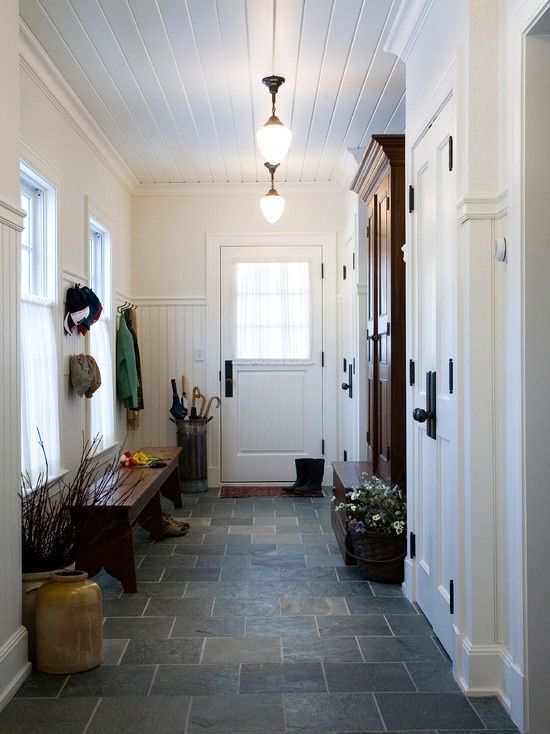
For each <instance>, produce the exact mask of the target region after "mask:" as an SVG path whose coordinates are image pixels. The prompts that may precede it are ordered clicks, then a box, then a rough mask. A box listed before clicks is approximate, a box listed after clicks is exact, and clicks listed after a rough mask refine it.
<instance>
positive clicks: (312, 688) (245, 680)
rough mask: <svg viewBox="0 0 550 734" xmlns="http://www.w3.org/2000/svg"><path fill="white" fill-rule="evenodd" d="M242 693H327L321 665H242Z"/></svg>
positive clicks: (240, 687)
mask: <svg viewBox="0 0 550 734" xmlns="http://www.w3.org/2000/svg"><path fill="white" fill-rule="evenodd" d="M239 692H240V693H314V692H323V693H324V692H326V685H325V679H324V676H323V668H322V666H321V664H320V663H279V664H273V663H263V664H259V665H242V666H241V678H240V685H239Z"/></svg>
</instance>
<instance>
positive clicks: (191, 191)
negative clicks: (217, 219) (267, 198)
mask: <svg viewBox="0 0 550 734" xmlns="http://www.w3.org/2000/svg"><path fill="white" fill-rule="evenodd" d="M268 186H269V183H264V182H261V183H257V182H253V183H157V184H155V183H142V184H138V185H137V186H136V187H135V189H134V191H133V194H132V195H133V196H202V195H209V196H234V195H242V194H257V195H258V196H263V194H265V192H266V191H267V188H268ZM277 191H278V192H279V193H280V194H281V196H283V197H284V196H285V194H288V195H290V194H292V195H295V194H343V193H344V187H343V186H342V185H341V184H339V183H331V182H327V183H323V182H319V183H317V182H311V183H300V182H288V183H285V182H284V181H281V182H277Z"/></svg>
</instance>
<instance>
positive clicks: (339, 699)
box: [283, 693, 384, 732]
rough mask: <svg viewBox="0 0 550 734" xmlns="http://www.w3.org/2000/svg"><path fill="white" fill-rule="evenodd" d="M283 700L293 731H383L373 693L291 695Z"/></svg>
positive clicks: (289, 724) (285, 696)
mask: <svg viewBox="0 0 550 734" xmlns="http://www.w3.org/2000/svg"><path fill="white" fill-rule="evenodd" d="M283 700H284V707H285V719H286V722H287V726H288V728H289V730H290V731H293V730H294V731H296V730H300V731H301V730H302V729H309V730H311V731H322V730H325V731H327V730H328V731H334V730H338V731H342V730H344V729H348V730H351V731H363V732H364V731H373V732H374V731H384V726H383V724H382V721H381V720H380V716H379V714H378V711H377V710H376V704H375V702H374V698H373V695H372V693H359V694H358V693H329V694H324V695H323V694H319V693H309V694H297V693H290V694H285V695H284V696H283Z"/></svg>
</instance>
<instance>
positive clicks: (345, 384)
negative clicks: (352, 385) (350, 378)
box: [342, 382, 349, 390]
mask: <svg viewBox="0 0 550 734" xmlns="http://www.w3.org/2000/svg"><path fill="white" fill-rule="evenodd" d="M342 390H349V385H348V383H347V382H343V383H342Z"/></svg>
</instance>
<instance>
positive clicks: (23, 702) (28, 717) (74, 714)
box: [0, 698, 97, 734]
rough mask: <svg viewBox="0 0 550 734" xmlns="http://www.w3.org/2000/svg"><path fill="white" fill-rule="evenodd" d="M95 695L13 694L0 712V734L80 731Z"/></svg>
mask: <svg viewBox="0 0 550 734" xmlns="http://www.w3.org/2000/svg"><path fill="white" fill-rule="evenodd" d="M96 704H97V699H95V698H72V699H70V700H68V699H59V698H34V699H32V700H31V699H28V698H14V699H13V700H12V701H10V702H9V703H8V705H7V706H6V708H5V709H4V710H3V711H2V712H1V713H0V734H82V732H83V731H84V727H85V726H86V724H87V722H88V720H89V718H90V716H91V714H92V712H93V710H94V708H95V706H96Z"/></svg>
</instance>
